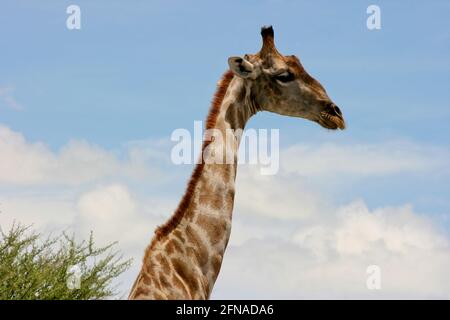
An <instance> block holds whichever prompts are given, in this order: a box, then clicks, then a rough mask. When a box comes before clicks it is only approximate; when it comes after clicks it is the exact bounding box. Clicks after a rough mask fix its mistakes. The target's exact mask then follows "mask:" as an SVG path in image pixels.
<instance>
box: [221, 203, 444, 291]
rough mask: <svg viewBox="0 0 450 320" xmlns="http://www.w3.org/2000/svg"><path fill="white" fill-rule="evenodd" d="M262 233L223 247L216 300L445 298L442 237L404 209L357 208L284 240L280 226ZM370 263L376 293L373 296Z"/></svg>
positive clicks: (346, 208)
mask: <svg viewBox="0 0 450 320" xmlns="http://www.w3.org/2000/svg"><path fill="white" fill-rule="evenodd" d="M291 224H292V222H291ZM267 228H268V229H269V230H268V231H267V233H268V234H270V235H271V237H261V238H260V239H254V240H248V241H246V242H245V243H243V244H241V245H238V246H231V247H230V248H229V250H228V252H227V254H226V257H225V260H224V265H223V267H222V271H221V275H220V276H219V281H218V283H217V286H216V291H215V293H214V297H215V298H236V299H245V298H266V299H282V298H287V299H295V298H313V299H315V298H324V299H333V298H341V299H342V298H370V299H372V298H374V299H382V298H387V299H391V298H444V299H446V298H450V273H449V272H448V270H450V250H449V249H450V248H449V244H448V238H447V237H446V236H445V235H444V234H442V233H441V232H440V231H439V230H438V228H437V227H436V226H435V225H433V224H432V222H431V221H429V220H428V219H427V218H425V217H424V216H421V215H419V214H417V213H415V212H413V211H412V209H411V207H410V206H403V207H396V208H379V209H376V210H373V211H370V210H369V209H368V208H367V206H366V205H365V204H364V202H362V201H357V202H354V203H350V204H349V205H347V206H344V207H342V208H338V209H337V210H335V211H334V212H332V213H326V214H323V215H322V216H321V219H320V220H319V221H315V222H311V221H309V222H307V223H303V224H302V225H301V226H300V227H299V228H298V230H296V231H295V232H293V233H291V234H290V236H288V237H286V234H285V233H286V230H289V228H288V227H287V226H285V227H280V226H279V227H277V228H275V229H277V230H278V232H279V237H274V236H273V231H274V230H271V229H273V228H271V227H270V226H268V227H267ZM260 232H261V233H264V230H263V229H261V230H260ZM374 264H375V265H378V266H380V268H381V280H382V281H381V282H382V288H381V290H373V291H372V290H368V289H367V287H366V281H367V277H368V274H366V269H367V267H368V266H369V265H374Z"/></svg>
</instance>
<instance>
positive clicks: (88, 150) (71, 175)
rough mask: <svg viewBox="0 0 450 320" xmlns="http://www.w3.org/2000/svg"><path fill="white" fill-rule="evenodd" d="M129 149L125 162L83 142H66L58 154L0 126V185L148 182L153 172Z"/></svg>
mask: <svg viewBox="0 0 450 320" xmlns="http://www.w3.org/2000/svg"><path fill="white" fill-rule="evenodd" d="M132 151H133V150H132V149H131V150H130V151H129V153H128V154H127V155H126V159H125V160H120V159H119V158H118V156H116V155H115V154H114V153H112V152H110V151H107V150H104V149H102V148H100V147H98V146H95V145H92V144H90V143H88V142H85V141H75V140H74V141H70V142H69V143H68V144H67V145H65V146H64V147H62V148H61V150H59V152H53V151H51V150H50V149H49V148H48V147H47V146H46V145H45V144H43V143H41V142H35V143H32V142H28V141H26V139H25V138H24V136H23V135H22V134H20V133H17V132H14V131H12V130H11V129H9V128H7V127H5V126H2V125H0V154H1V157H2V160H1V162H0V184H4V185H51V184H62V185H79V184H82V183H87V182H93V181H94V182H95V181H98V180H100V179H106V178H111V177H131V178H149V177H152V176H157V174H158V172H157V170H154V169H152V168H149V166H148V164H147V163H146V162H145V159H143V158H141V157H139V154H136V153H135V152H132Z"/></svg>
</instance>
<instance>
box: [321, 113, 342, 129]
mask: <svg viewBox="0 0 450 320" xmlns="http://www.w3.org/2000/svg"><path fill="white" fill-rule="evenodd" d="M317 122H318V123H319V124H320V125H321V126H322V127H324V128H327V129H331V130H336V129H341V130H344V129H345V121H344V118H343V117H342V116H339V115H333V114H330V113H328V112H326V111H322V112H321V113H320V117H319V119H318V120H317Z"/></svg>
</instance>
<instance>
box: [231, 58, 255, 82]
mask: <svg viewBox="0 0 450 320" xmlns="http://www.w3.org/2000/svg"><path fill="white" fill-rule="evenodd" d="M228 65H229V66H230V69H231V71H233V73H234V74H235V75H237V76H238V77H241V78H244V79H246V78H251V77H252V76H253V74H254V73H255V72H254V70H255V68H254V67H253V64H252V63H251V62H250V61H248V60H246V59H244V58H241V57H230V58H228Z"/></svg>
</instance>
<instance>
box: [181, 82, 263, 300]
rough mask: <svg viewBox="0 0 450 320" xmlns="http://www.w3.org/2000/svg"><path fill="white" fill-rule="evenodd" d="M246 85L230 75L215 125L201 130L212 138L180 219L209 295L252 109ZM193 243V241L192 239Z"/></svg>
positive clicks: (227, 233)
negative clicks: (240, 150) (196, 257)
mask: <svg viewBox="0 0 450 320" xmlns="http://www.w3.org/2000/svg"><path fill="white" fill-rule="evenodd" d="M249 93H250V90H249V88H248V87H247V86H246V85H245V82H244V81H243V80H242V79H240V78H237V77H234V78H233V79H232V80H231V82H230V84H229V86H228V88H227V91H226V93H225V96H224V98H223V100H222V103H221V104H220V108H219V110H218V115H217V119H216V121H215V125H214V126H213V127H212V128H210V130H208V131H209V132H208V131H207V132H206V133H205V139H206V140H212V141H211V142H210V143H209V144H207V147H206V148H204V150H203V161H204V165H203V169H202V171H201V173H200V176H199V178H198V182H197V184H196V186H195V189H194V192H193V196H192V198H191V203H190V205H189V209H188V210H187V212H186V215H185V219H186V221H183V222H184V223H185V224H186V226H185V231H186V236H187V237H188V238H189V237H191V238H194V239H196V240H198V246H197V248H195V249H196V250H197V254H199V257H201V259H197V262H198V268H199V270H201V273H202V274H203V276H204V280H205V281H206V283H205V284H204V290H205V293H206V297H209V295H210V293H211V291H212V288H213V285H214V283H215V281H216V278H217V276H218V273H219V271H220V267H221V264H222V259H223V255H224V253H225V249H226V247H227V244H228V240H229V237H230V233H231V220H232V211H233V206H234V195H235V180H236V173H237V154H238V150H239V143H240V137H241V132H242V130H243V129H244V127H245V124H246V122H247V121H248V119H249V118H250V117H251V116H252V115H253V114H254V113H255V112H256V109H255V108H254V105H253V104H251V103H249V101H250V99H249ZM194 242H197V241H194Z"/></svg>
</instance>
